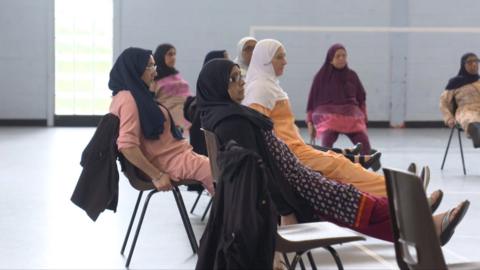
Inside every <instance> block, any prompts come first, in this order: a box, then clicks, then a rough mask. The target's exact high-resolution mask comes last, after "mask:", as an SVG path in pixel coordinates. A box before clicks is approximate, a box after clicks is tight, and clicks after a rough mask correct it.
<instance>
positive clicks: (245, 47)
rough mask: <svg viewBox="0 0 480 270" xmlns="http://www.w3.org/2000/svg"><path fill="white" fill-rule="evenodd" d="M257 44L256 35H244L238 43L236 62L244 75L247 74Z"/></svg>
mask: <svg viewBox="0 0 480 270" xmlns="http://www.w3.org/2000/svg"><path fill="white" fill-rule="evenodd" d="M255 45H257V40H256V39H255V38H254V37H244V38H242V39H240V41H239V42H238V44H237V57H236V58H235V60H234V62H235V63H237V64H238V65H239V66H240V72H241V75H242V76H243V77H245V76H246V75H247V70H248V66H249V65H250V60H251V59H252V52H253V49H254V48H255Z"/></svg>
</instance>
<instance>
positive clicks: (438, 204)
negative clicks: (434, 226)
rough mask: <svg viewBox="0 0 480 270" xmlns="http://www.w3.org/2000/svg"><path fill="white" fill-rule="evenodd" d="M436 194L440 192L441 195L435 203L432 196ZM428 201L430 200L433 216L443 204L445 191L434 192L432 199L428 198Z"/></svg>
mask: <svg viewBox="0 0 480 270" xmlns="http://www.w3.org/2000/svg"><path fill="white" fill-rule="evenodd" d="M435 192H438V193H439V194H438V197H437V199H436V200H435V201H433V198H432V195H433V193H435ZM427 199H428V205H430V211H431V212H432V214H433V213H434V212H435V211H436V210H437V208H438V207H439V206H440V203H441V202H442V199H443V191H442V190H441V189H439V190H436V191H434V192H432V194H430V197H428V198H427Z"/></svg>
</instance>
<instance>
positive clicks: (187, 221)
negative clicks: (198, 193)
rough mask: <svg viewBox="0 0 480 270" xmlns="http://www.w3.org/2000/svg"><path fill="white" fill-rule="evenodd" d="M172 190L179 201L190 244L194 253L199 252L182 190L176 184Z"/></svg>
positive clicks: (178, 205) (179, 208)
mask: <svg viewBox="0 0 480 270" xmlns="http://www.w3.org/2000/svg"><path fill="white" fill-rule="evenodd" d="M172 191H173V196H174V197H175V201H176V202H177V207H178V211H179V212H180V216H181V217H182V221H183V226H185V231H186V232H187V236H188V240H189V241H190V245H191V246H192V251H193V253H197V251H198V244H197V239H196V238H195V233H194V232H193V229H192V224H191V223H190V219H189V218H188V213H187V209H186V208H185V204H184V202H183V199H182V194H181V193H180V190H179V189H178V187H177V186H174V187H173V190H172Z"/></svg>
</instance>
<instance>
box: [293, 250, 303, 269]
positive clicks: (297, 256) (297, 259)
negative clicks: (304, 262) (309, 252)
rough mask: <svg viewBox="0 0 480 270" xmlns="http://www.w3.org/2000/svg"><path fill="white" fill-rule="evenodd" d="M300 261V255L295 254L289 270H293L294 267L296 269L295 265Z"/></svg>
mask: <svg viewBox="0 0 480 270" xmlns="http://www.w3.org/2000/svg"><path fill="white" fill-rule="evenodd" d="M300 259H302V254H298V253H296V254H295V257H293V261H292V264H290V269H292V270H293V269H295V267H297V263H298V262H299V261H300Z"/></svg>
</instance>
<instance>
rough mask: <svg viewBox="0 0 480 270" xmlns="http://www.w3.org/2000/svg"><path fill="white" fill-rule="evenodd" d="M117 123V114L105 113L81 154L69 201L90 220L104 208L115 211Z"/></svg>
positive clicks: (116, 196)
mask: <svg viewBox="0 0 480 270" xmlns="http://www.w3.org/2000/svg"><path fill="white" fill-rule="evenodd" d="M119 125H120V120H119V119H118V117H117V116H115V115H113V114H111V113H109V114H106V115H105V116H104V117H103V118H102V120H101V121H100V123H99V124H98V126H97V130H96V131H95V134H94V135H93V137H92V139H91V140H90V142H89V143H88V145H87V147H86V148H85V150H83V153H82V159H81V161H80V165H82V167H83V170H82V173H81V175H80V178H79V179H78V182H77V186H76V187H75V190H74V191H73V194H72V197H71V200H72V202H73V203H74V204H76V205H77V206H78V207H80V208H82V209H83V210H85V211H86V212H87V215H88V216H89V217H90V218H91V219H92V220H94V221H95V220H96V219H97V218H98V216H99V215H100V213H101V212H103V211H104V210H105V209H110V210H113V211H116V210H117V203H118V179H119V175H118V169H117V163H116V159H117V156H118V149H117V143H116V141H117V138H118V132H119Z"/></svg>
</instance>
